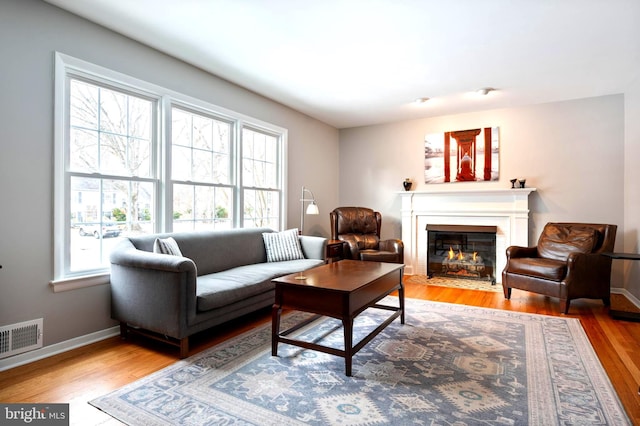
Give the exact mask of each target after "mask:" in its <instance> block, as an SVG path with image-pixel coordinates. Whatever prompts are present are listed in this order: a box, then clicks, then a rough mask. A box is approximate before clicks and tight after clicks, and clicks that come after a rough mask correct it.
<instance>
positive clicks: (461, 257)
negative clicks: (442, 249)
mask: <svg viewBox="0 0 640 426" xmlns="http://www.w3.org/2000/svg"><path fill="white" fill-rule="evenodd" d="M477 256H478V252H477V251H474V252H473V256H472V257H471V259H472V261H473V262H474V263H475V262H477V261H478V259H477ZM453 259H456V260H464V253H462V250H460V249H458V253H457V254H456V252H454V251H453V248H452V247H449V260H453Z"/></svg>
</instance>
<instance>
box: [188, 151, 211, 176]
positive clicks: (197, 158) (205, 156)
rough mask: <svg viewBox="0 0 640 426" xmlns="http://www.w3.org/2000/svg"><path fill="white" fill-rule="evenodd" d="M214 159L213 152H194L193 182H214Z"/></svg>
mask: <svg viewBox="0 0 640 426" xmlns="http://www.w3.org/2000/svg"><path fill="white" fill-rule="evenodd" d="M212 173H213V158H212V153H211V151H202V150H199V149H194V150H193V180H195V181H198V182H213V176H212Z"/></svg>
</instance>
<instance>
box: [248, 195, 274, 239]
mask: <svg viewBox="0 0 640 426" xmlns="http://www.w3.org/2000/svg"><path fill="white" fill-rule="evenodd" d="M279 205H280V193H279V192H278V191H255V190H249V189H246V190H245V191H244V223H243V224H244V227H245V228H252V227H263V226H266V227H268V228H271V229H274V230H279V228H280V225H279V217H280V209H279V207H278V206H279Z"/></svg>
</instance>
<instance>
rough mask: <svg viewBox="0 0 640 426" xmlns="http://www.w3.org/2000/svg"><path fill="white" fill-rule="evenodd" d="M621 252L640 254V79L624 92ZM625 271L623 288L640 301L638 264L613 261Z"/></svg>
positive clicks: (639, 271) (626, 261)
mask: <svg viewBox="0 0 640 426" xmlns="http://www.w3.org/2000/svg"><path fill="white" fill-rule="evenodd" d="M624 100H625V103H624V112H625V149H624V164H625V168H624V181H625V191H624V215H625V216H624V251H625V252H629V253H638V252H639V251H640V231H638V230H639V229H640V186H639V184H640V167H639V166H638V163H639V162H640V77H639V78H637V79H636V81H635V82H634V84H633V86H632V87H630V88H629V90H628V91H627V92H625V97H624ZM616 262H618V263H621V264H622V267H623V268H624V278H625V288H626V289H627V290H628V291H629V292H630V293H631V294H633V295H634V296H635V297H636V298H638V299H640V262H638V261H630V260H625V261H620V260H618V261H616Z"/></svg>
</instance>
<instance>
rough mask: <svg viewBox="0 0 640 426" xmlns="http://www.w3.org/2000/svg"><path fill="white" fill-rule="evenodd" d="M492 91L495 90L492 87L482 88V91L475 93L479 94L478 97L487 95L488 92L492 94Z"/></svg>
mask: <svg viewBox="0 0 640 426" xmlns="http://www.w3.org/2000/svg"><path fill="white" fill-rule="evenodd" d="M494 90H496V89H494V88H493V87H483V88H482V89H478V90H476V93H477V94H479V95H483V96H484V95H486V94H488V93H489V92H493V91H494Z"/></svg>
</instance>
